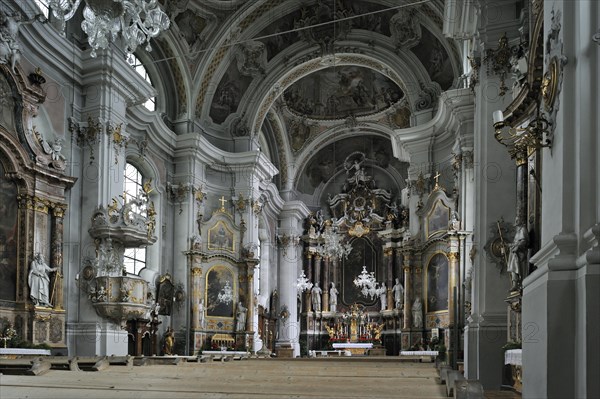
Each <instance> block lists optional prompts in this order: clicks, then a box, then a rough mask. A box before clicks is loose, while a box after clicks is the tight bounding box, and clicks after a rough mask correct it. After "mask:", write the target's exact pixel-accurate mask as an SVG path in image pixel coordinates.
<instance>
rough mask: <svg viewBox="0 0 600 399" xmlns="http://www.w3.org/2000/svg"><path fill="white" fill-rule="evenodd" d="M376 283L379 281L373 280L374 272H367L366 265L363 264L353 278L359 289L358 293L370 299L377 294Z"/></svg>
mask: <svg viewBox="0 0 600 399" xmlns="http://www.w3.org/2000/svg"><path fill="white" fill-rule="evenodd" d="M378 284H379V283H378V282H377V281H376V280H375V273H374V272H370V273H369V272H368V271H367V267H366V266H363V268H362V272H360V274H359V275H358V276H357V277H356V278H355V279H354V285H355V286H356V287H357V288H358V289H360V293H361V294H362V295H363V296H364V297H368V298H371V299H373V298H374V297H375V295H378V294H379V289H378V288H377V285H378Z"/></svg>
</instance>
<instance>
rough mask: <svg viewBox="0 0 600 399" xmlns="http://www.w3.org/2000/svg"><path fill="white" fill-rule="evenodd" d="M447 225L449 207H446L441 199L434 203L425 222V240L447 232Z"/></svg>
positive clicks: (448, 222)
mask: <svg viewBox="0 0 600 399" xmlns="http://www.w3.org/2000/svg"><path fill="white" fill-rule="evenodd" d="M449 224H450V207H449V206H446V205H445V204H444V202H443V201H442V200H441V199H438V200H437V201H435V204H434V205H433V207H432V208H431V210H430V211H429V213H428V214H427V217H426V220H425V235H426V236H427V239H429V238H431V237H432V236H434V235H436V234H438V233H441V232H446V231H448V225H449Z"/></svg>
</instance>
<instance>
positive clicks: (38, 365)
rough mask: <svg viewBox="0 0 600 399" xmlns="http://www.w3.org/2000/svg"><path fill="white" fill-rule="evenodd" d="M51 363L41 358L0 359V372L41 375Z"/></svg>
mask: <svg viewBox="0 0 600 399" xmlns="http://www.w3.org/2000/svg"><path fill="white" fill-rule="evenodd" d="M50 367H51V363H50V362H49V361H47V360H44V359H43V358H35V359H0V374H9V375H41V374H44V373H46V372H47V371H48V370H50Z"/></svg>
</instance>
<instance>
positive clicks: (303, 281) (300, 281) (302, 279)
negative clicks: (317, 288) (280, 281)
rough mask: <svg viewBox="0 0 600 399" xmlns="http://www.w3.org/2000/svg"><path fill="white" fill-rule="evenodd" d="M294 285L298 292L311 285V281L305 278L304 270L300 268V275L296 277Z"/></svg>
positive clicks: (305, 289) (304, 290) (306, 289)
mask: <svg viewBox="0 0 600 399" xmlns="http://www.w3.org/2000/svg"><path fill="white" fill-rule="evenodd" d="M296 287H297V288H298V291H300V292H306V291H308V290H310V289H311V288H312V287H313V283H311V282H310V281H309V280H308V279H307V278H306V275H305V274H304V270H302V273H301V274H300V277H298V280H297V282H296Z"/></svg>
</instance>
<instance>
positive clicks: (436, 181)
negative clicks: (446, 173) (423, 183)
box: [433, 171, 441, 190]
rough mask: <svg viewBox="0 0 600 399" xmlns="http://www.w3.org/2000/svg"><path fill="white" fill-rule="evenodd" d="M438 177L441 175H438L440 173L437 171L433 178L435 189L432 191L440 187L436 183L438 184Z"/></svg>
mask: <svg viewBox="0 0 600 399" xmlns="http://www.w3.org/2000/svg"><path fill="white" fill-rule="evenodd" d="M440 176H441V175H440V172H439V171H438V172H437V174H436V175H435V176H433V178H434V179H435V187H434V190H435V189H436V188H438V187H439V186H440V185H439V184H438V183H439V182H438V180H439V178H440Z"/></svg>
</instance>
